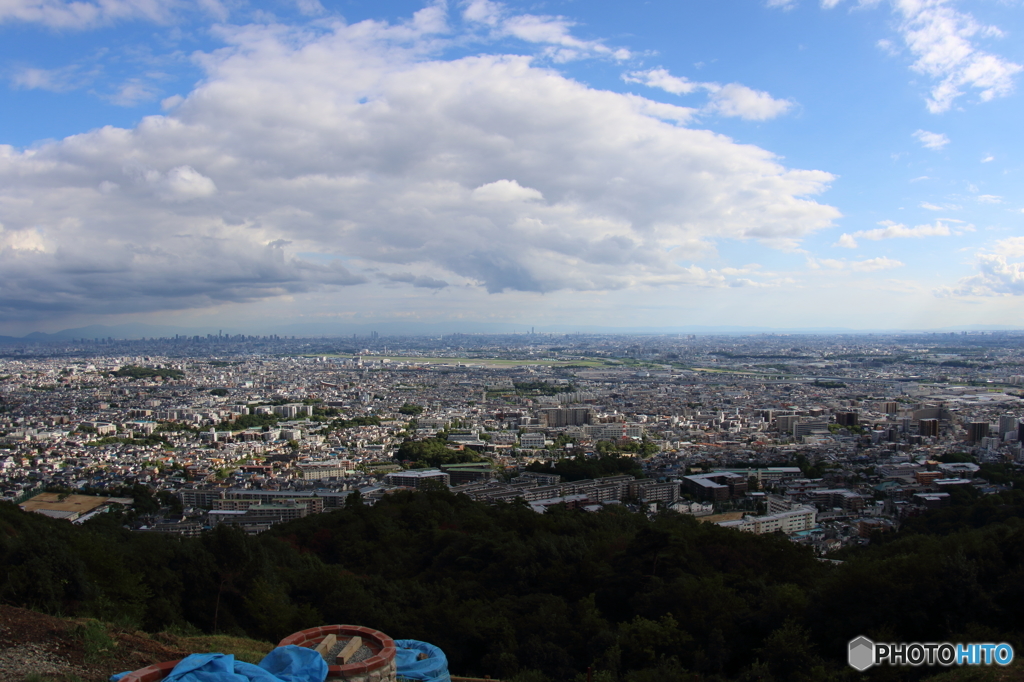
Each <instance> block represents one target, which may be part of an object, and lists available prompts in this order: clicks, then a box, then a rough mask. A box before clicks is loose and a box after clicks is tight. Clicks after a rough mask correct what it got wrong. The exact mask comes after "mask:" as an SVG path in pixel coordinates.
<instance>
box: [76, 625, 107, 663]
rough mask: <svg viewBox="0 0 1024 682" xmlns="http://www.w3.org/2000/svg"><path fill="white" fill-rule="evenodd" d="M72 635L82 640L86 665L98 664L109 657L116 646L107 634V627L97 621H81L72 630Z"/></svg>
mask: <svg viewBox="0 0 1024 682" xmlns="http://www.w3.org/2000/svg"><path fill="white" fill-rule="evenodd" d="M72 634H74V636H75V637H77V638H78V639H80V640H82V648H83V650H84V651H85V662H86V663H99V662H100V661H102V660H103V659H104V658H107V657H108V656H111V655H112V654H113V652H114V647H116V646H117V642H116V641H115V640H114V638H113V637H111V636H110V633H109V632H107V627H106V626H105V625H104V624H103V623H101V622H100V621H98V620H92V619H88V620H85V621H83V622H82V623H81V624H80V625H78V626H76V627H75V628H74V630H72Z"/></svg>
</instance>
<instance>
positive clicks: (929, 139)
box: [914, 130, 949, 149]
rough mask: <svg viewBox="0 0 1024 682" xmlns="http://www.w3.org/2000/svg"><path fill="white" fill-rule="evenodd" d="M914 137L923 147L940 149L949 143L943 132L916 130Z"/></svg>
mask: <svg viewBox="0 0 1024 682" xmlns="http://www.w3.org/2000/svg"><path fill="white" fill-rule="evenodd" d="M914 137H915V138H916V139H917V141H918V142H920V143H921V145H922V146H924V148H925V149H942V148H943V147H945V146H946V145H947V144H949V138H948V137H946V135H945V134H944V133H930V132H928V131H927V130H917V131H915V132H914Z"/></svg>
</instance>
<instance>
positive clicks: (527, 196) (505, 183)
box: [473, 180, 544, 201]
mask: <svg viewBox="0 0 1024 682" xmlns="http://www.w3.org/2000/svg"><path fill="white" fill-rule="evenodd" d="M473 198H474V199H476V200H477V201H537V200H540V199H543V198H544V195H543V194H541V193H540V192H538V191H537V190H535V189H532V188H530V187H523V186H521V185H520V184H519V183H518V182H516V181H515V180H497V181H495V182H489V183H487V184H486V185H481V186H479V187H477V188H476V189H475V190H473Z"/></svg>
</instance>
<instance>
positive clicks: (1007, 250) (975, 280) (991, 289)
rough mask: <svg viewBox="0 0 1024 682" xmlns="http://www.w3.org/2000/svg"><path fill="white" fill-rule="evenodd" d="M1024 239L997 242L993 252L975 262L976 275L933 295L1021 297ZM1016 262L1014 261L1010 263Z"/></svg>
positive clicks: (1023, 288) (1014, 238)
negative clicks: (1021, 260)
mask: <svg viewBox="0 0 1024 682" xmlns="http://www.w3.org/2000/svg"><path fill="white" fill-rule="evenodd" d="M1021 258H1024V237H1009V238H1007V239H1001V240H999V241H997V242H996V243H995V244H994V245H993V247H992V249H990V250H987V251H983V252H981V253H979V254H978V255H977V257H976V259H975V263H974V265H975V270H976V271H977V272H976V274H974V275H971V276H969V277H965V278H963V279H961V280H960V281H959V282H958V283H957V285H956V286H954V287H945V288H942V289H939V290H938V291H936V292H935V293H936V294H937V295H939V296H944V297H948V296H1021V295H1024V263H1022V262H1020V259H1021ZM1013 259H1016V262H1015V261H1014V260H1013Z"/></svg>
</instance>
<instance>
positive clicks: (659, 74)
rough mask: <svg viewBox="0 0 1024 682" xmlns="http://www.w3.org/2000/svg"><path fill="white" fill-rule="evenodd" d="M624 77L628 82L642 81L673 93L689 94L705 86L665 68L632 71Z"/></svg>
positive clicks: (652, 86) (644, 83)
mask: <svg viewBox="0 0 1024 682" xmlns="http://www.w3.org/2000/svg"><path fill="white" fill-rule="evenodd" d="M622 79H623V80H624V81H626V82H627V83H641V84H643V85H646V86H648V87H651V88H659V89H661V90H664V91H665V92H670V93H672V94H673V95H688V94H690V93H691V92H694V91H696V90H698V89H700V88H702V87H703V84H702V83H694V82H693V81H691V80H689V79H686V78H680V77H678V76H673V75H672V74H670V73H669V72H668V70H667V69H663V68H657V69H650V70H648V71H632V72H630V73H627V74H624V75H623V76H622Z"/></svg>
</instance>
